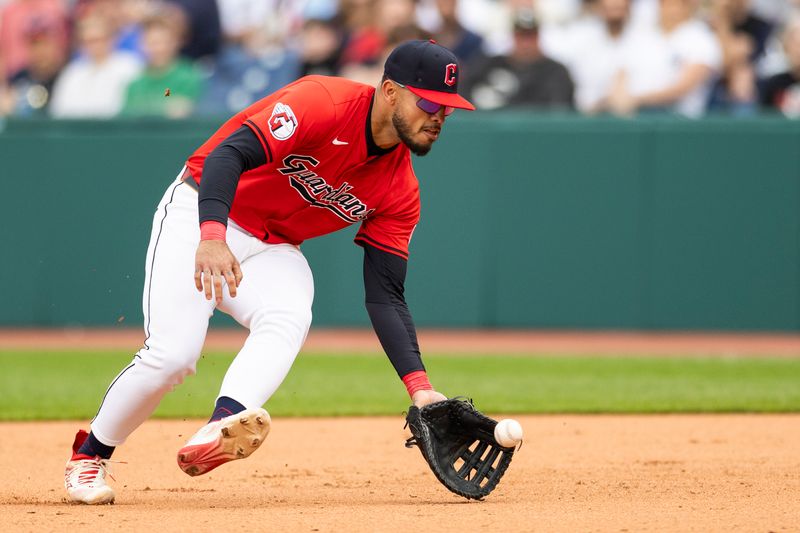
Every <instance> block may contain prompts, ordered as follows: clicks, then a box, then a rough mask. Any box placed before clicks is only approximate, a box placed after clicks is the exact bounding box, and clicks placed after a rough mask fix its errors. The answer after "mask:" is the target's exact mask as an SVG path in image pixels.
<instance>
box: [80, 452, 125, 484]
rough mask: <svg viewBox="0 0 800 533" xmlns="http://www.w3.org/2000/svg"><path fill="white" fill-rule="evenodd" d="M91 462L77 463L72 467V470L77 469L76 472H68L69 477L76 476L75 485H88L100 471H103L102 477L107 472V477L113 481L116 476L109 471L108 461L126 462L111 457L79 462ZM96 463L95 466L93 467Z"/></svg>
mask: <svg viewBox="0 0 800 533" xmlns="http://www.w3.org/2000/svg"><path fill="white" fill-rule="evenodd" d="M85 462H88V463H92V464H91V465H78V466H75V467H74V470H75V471H77V472H76V473H73V472H70V476H69V477H73V476H74V477H75V478H77V480H76V482H77V485H90V484H92V483H93V482H94V480H96V479H97V476H98V475H99V474H100V471H101V470H102V471H103V477H105V475H106V474H107V475H108V477H110V478H111V479H113V480H114V481H116V480H117V478H115V477H114V474H112V473H111V468H110V467H109V466H108V465H109V463H117V464H127V463H126V462H125V461H112V460H111V459H97V458H96V459H84V460H83V461H81V463H85ZM95 465H96V468H95Z"/></svg>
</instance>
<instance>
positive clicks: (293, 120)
mask: <svg viewBox="0 0 800 533" xmlns="http://www.w3.org/2000/svg"><path fill="white" fill-rule="evenodd" d="M296 129H297V117H295V116H294V111H292V108H291V107H289V106H288V105H286V104H282V103H280V102H278V103H277V104H275V108H274V109H273V110H272V115H271V116H270V117H269V132H270V133H271V134H272V136H273V137H275V138H276V139H278V140H279V141H285V140H286V139H288V138H289V137H291V136H292V135H294V132H295V130H296Z"/></svg>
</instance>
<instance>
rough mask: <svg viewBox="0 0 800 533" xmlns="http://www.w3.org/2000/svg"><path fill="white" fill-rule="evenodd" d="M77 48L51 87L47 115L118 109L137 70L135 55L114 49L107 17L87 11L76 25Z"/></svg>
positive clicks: (103, 113) (98, 114)
mask: <svg viewBox="0 0 800 533" xmlns="http://www.w3.org/2000/svg"><path fill="white" fill-rule="evenodd" d="M76 31H77V35H78V44H79V46H78V49H79V51H80V52H82V53H81V55H79V56H78V57H76V58H74V59H73V60H71V61H70V62H69V63H68V64H67V66H66V68H65V69H64V70H63V72H62V73H61V75H60V76H59V77H58V79H57V80H56V83H55V86H54V87H53V99H52V102H51V104H50V114H51V115H52V116H53V117H56V118H68V117H69V118H108V117H112V116H114V115H116V114H117V113H119V111H120V110H121V109H122V104H123V101H124V98H125V89H126V88H127V86H128V83H130V81H131V80H132V79H133V78H135V77H136V76H137V75H138V74H139V71H140V70H141V63H140V62H139V61H138V60H137V59H136V57H135V56H133V55H132V54H129V53H126V52H117V51H115V50H114V34H113V33H112V27H111V24H110V23H109V21H108V20H106V19H105V18H103V17H102V16H100V15H99V14H90V15H88V16H86V17H84V18H82V19H81V20H79V21H78V24H77V28H76Z"/></svg>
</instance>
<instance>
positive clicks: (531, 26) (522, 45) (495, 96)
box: [465, 9, 574, 109]
mask: <svg viewBox="0 0 800 533" xmlns="http://www.w3.org/2000/svg"><path fill="white" fill-rule="evenodd" d="M513 33H514V47H513V49H512V51H511V53H510V54H509V55H499V56H494V57H490V58H485V59H483V60H481V61H476V62H475V63H474V64H473V66H472V67H471V68H470V70H469V71H467V72H466V74H467V76H465V82H466V87H465V96H466V97H467V98H468V99H470V100H471V101H472V102H473V103H474V104H475V105H476V106H477V107H478V108H479V109H497V108H502V107H512V106H513V107H519V106H530V107H537V108H549V109H568V108H571V107H572V106H573V92H574V85H573V82H572V79H571V78H570V75H569V72H567V69H566V68H565V67H564V65H562V64H561V63H558V62H557V61H554V60H553V59H550V58H549V57H547V56H545V55H544V54H543V53H542V51H541V49H540V48H539V24H538V21H537V19H536V16H535V14H534V12H533V11H532V10H530V9H520V10H517V12H516V14H515V17H514V22H513Z"/></svg>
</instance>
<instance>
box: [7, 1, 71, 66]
mask: <svg viewBox="0 0 800 533" xmlns="http://www.w3.org/2000/svg"><path fill="white" fill-rule="evenodd" d="M0 6H2V7H0V67H2V69H3V70H2V72H0V81H3V80H8V79H10V78H11V77H12V76H13V75H15V74H16V73H17V72H19V71H20V70H23V69H24V68H26V67H27V66H28V60H29V56H30V49H29V47H30V40H29V39H28V36H27V35H26V33H27V31H28V30H29V28H31V27H32V26H33V25H39V26H48V27H51V28H54V29H56V30H57V31H58V33H57V34H55V35H56V37H57V38H58V40H59V46H61V47H62V48H66V47H67V45H68V41H69V36H68V34H67V17H68V11H67V6H66V2H65V0H10V1H9V2H8V3H6V4H5V5H3V4H2V3H0Z"/></svg>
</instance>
